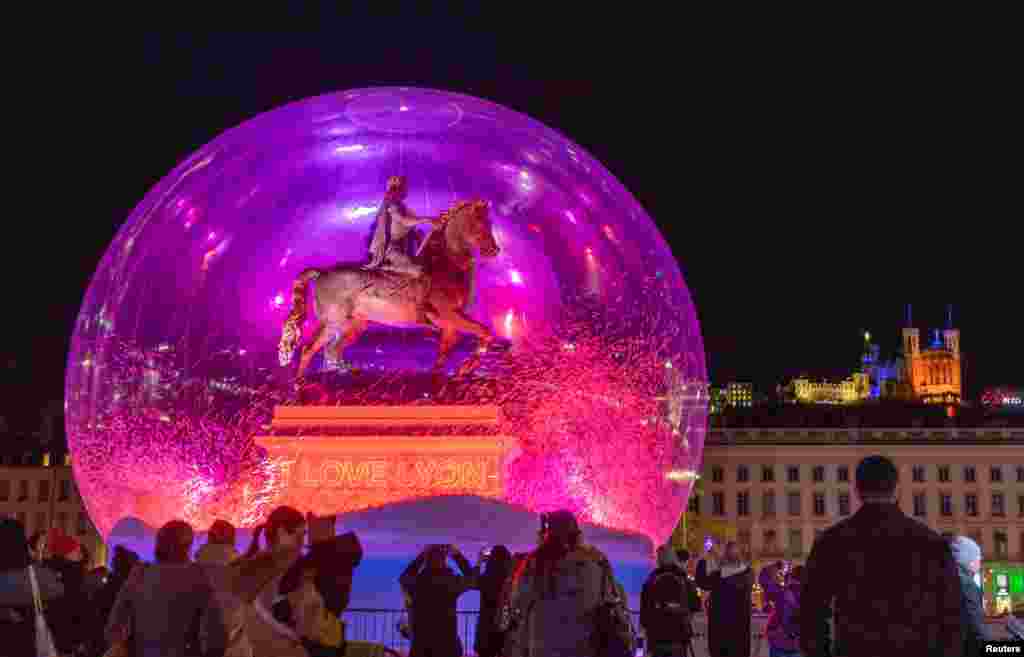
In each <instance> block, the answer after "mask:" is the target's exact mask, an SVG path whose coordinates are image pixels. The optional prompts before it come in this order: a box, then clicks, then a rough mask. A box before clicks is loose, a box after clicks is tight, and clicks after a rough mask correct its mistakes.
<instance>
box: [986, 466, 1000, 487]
mask: <svg viewBox="0 0 1024 657" xmlns="http://www.w3.org/2000/svg"><path fill="white" fill-rule="evenodd" d="M988 476H989V479H990V480H991V481H992V483H993V484H1001V483H1002V482H1003V469H1002V468H1001V467H1000V466H998V465H993V466H992V468H991V469H990V470H989V473H988Z"/></svg>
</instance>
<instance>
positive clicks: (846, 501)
mask: <svg viewBox="0 0 1024 657" xmlns="http://www.w3.org/2000/svg"><path fill="white" fill-rule="evenodd" d="M839 515H841V516H848V515H850V494H849V493H839Z"/></svg>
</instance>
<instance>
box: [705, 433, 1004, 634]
mask: <svg viewBox="0 0 1024 657" xmlns="http://www.w3.org/2000/svg"><path fill="white" fill-rule="evenodd" d="M768 426H771V425H768ZM1022 447H1024V427H1016V428H965V427H948V426H947V427H907V428H890V429H876V428H864V427H823V428H805V427H793V428H766V427H765V426H763V425H762V426H750V427H742V428H723V429H716V428H712V429H710V430H709V431H708V434H707V438H706V442H705V447H704V463H703V466H702V471H701V479H702V481H703V490H702V492H701V494H700V495H699V496H698V497H697V499H696V500H693V499H691V501H690V510H691V511H695V512H697V513H699V514H701V515H709V516H710V517H711V518H712V519H713V520H716V521H720V522H724V523H727V524H729V525H732V526H735V527H736V530H737V532H736V535H737V537H738V539H739V541H740V543H741V544H742V545H743V548H744V549H745V551H749V553H750V554H751V557H752V558H754V559H757V560H760V562H761V563H765V562H769V561H773V560H775V559H783V558H785V559H791V560H793V561H794V562H796V563H802V562H803V561H804V560H805V559H806V558H807V556H808V554H809V553H810V550H811V546H812V545H813V543H814V540H815V538H816V537H817V536H818V535H819V534H820V533H821V532H822V531H824V530H825V529H826V528H828V527H829V526H831V525H833V524H835V523H836V522H838V521H840V520H842V519H844V518H847V517H849V516H850V515H852V514H853V513H856V511H857V509H858V508H859V506H860V501H859V500H858V499H857V495H856V493H855V491H854V480H855V471H856V467H857V463H858V462H859V461H860V460H861V459H862V458H864V457H865V456H868V455H871V454H883V455H885V456H887V457H888V458H890V459H892V461H893V462H894V463H895V464H896V467H897V469H898V472H899V484H898V488H897V496H898V500H899V506H900V508H901V509H902V510H903V511H904V512H905V513H907V514H908V515H910V516H911V517H913V518H915V519H916V520H918V521H919V522H921V523H923V524H925V525H927V526H929V527H930V528H932V529H933V530H935V531H936V532H938V533H940V534H943V535H944V536H947V537H952V536H955V535H966V536H970V537H972V538H973V539H974V540H975V541H976V542H977V543H978V545H980V546H981V548H982V551H983V560H984V563H983V570H984V571H985V576H984V586H983V589H984V593H985V598H986V609H987V610H988V613H990V614H993V613H998V612H999V611H1000V610H1002V609H1005V608H1007V606H1009V605H1010V604H1013V603H1016V604H1020V603H1021V602H1024V567H1022V566H1024V460H1022V459H1021V457H1020V453H1021V448H1022Z"/></svg>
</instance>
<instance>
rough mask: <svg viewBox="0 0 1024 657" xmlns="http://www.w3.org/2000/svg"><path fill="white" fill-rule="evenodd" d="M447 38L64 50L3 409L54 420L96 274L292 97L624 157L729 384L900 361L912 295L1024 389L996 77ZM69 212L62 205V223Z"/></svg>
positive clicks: (421, 31)
mask: <svg viewBox="0 0 1024 657" xmlns="http://www.w3.org/2000/svg"><path fill="white" fill-rule="evenodd" d="M448 24H449V23H448V22H445V25H448ZM443 29H445V28H444V27H443V26H442V24H441V23H438V24H437V25H432V24H427V23H424V22H422V21H417V22H416V24H415V26H412V25H410V26H408V27H402V26H400V25H399V26H394V25H393V26H391V27H390V28H387V29H385V28H384V27H383V26H380V27H366V29H363V30H345V31H344V32H343V33H340V32H334V33H325V34H322V35H302V36H292V37H277V36H275V37H270V36H265V35H263V36H231V37H225V36H217V37H213V36H204V37H192V36H188V37H166V36H159V37H146V36H144V35H135V36H132V37H127V36H121V37H119V38H117V39H112V40H111V41H110V42H106V43H104V42H101V41H102V39H94V40H91V41H89V42H88V43H89V45H88V47H80V46H79V44H72V43H71V42H62V44H61V46H60V48H59V49H58V51H55V55H54V56H55V58H56V60H55V63H52V64H49V65H48V68H47V72H46V73H45V74H44V73H39V74H38V75H35V74H34V73H25V75H26V77H27V78H31V79H30V80H29V81H28V82H27V83H26V85H27V86H25V87H24V91H25V93H24V94H23V99H24V100H25V102H26V104H27V108H22V111H26V109H27V111H28V113H29V114H38V116H35V117H30V119H31V118H35V119H36V120H38V121H44V122H45V128H44V129H42V130H40V134H42V135H43V139H44V140H47V141H48V142H51V141H52V143H47V144H46V145H45V146H41V147H40V148H41V149H42V150H45V151H46V152H47V153H48V155H47V156H46V157H45V158H42V159H39V160H35V161H34V162H36V163H35V164H33V165H32V166H26V168H25V169H24V170H23V171H22V173H23V174H27V176H28V178H29V179H30V180H29V183H30V184H31V185H33V189H35V190H36V191H34V192H33V195H34V202H35V203H36V206H35V207H36V209H35V210H33V211H31V212H29V213H28V214H22V212H24V211H23V210H19V211H18V213H17V215H12V213H11V212H12V211H11V209H10V208H9V209H8V212H7V213H5V214H6V215H7V217H6V220H7V222H9V223H12V222H17V223H18V224H19V227H18V229H17V232H16V233H13V234H14V235H16V236H19V237H17V239H18V244H17V245H11V244H8V249H13V251H9V253H11V254H12V256H11V257H10V258H9V259H8V261H7V263H5V264H7V265H8V266H11V265H13V268H12V270H11V273H10V274H9V275H8V277H9V279H10V277H12V276H19V277H20V278H19V279H16V280H19V281H20V282H19V283H16V284H12V285H10V287H11V288H13V289H12V290H11V295H12V296H11V297H9V298H10V299H11V301H12V302H15V303H17V304H18V306H17V308H18V310H17V312H13V313H11V314H10V315H9V316H16V317H18V318H19V320H18V321H16V322H14V323H13V324H10V325H9V326H8V330H9V331H11V330H13V331H14V333H13V339H9V340H8V341H5V342H4V347H3V349H2V353H0V364H6V365H7V369H6V370H5V372H6V374H5V381H4V383H5V387H6V389H7V390H8V393H7V394H6V395H5V398H4V401H3V404H2V406H0V415H4V416H6V417H8V419H9V420H10V421H11V424H12V425H15V426H18V425H22V426H25V427H26V428H35V427H36V426H38V416H39V415H38V414H39V409H40V408H41V407H42V406H43V405H45V404H46V403H47V402H48V401H49V400H54V399H60V398H61V397H62V395H63V370H64V361H65V358H66V353H67V348H68V343H69V334H70V331H71V326H72V323H73V321H74V318H75V316H76V314H77V312H78V307H79V304H80V303H81V299H82V295H83V294H84V291H85V288H86V286H87V284H88V281H89V277H90V276H91V274H92V272H93V270H94V269H95V267H96V265H97V264H98V262H99V259H100V257H101V256H102V254H103V251H104V249H105V248H106V247H107V245H108V243H109V242H110V240H111V239H112V238H113V236H114V233H115V231H116V230H117V229H118V227H119V226H120V224H121V222H122V221H124V220H125V219H126V218H127V216H128V214H129V213H130V212H131V210H132V208H133V207H134V206H135V204H136V203H138V202H139V201H140V200H141V199H142V197H143V195H144V194H145V193H146V191H147V190H148V189H149V188H150V187H151V186H152V185H154V184H155V183H156V182H157V181H158V180H159V179H160V178H162V177H163V176H164V175H165V174H167V173H168V172H169V171H170V170H171V169H172V168H173V167H174V166H175V165H176V164H177V163H178V162H179V161H181V160H182V159H184V158H185V157H186V156H187V155H188V154H189V153H191V152H192V151H193V150H195V149H197V148H199V147H200V146H201V145H203V144H204V143H206V142H208V141H210V140H211V139H213V138H214V137H215V136H216V135H218V134H219V133H221V132H222V131H224V130H226V129H228V128H231V127H233V126H235V125H237V124H239V123H241V122H243V121H244V120H246V119H248V118H251V117H253V116H255V115H257V114H260V113H262V112H264V111H267V110H270V109H272V108H274V107H277V106H280V105H282V104H284V103H286V102H290V101H293V100H298V99H301V98H305V97H309V96H313V95H318V94H322V93H328V92H332V91H339V90H344V89H350V88H358V87H366V86H374V85H404V86H426V87H434V88H440V89H447V90H452V91H458V92H462V93H468V94H471V95H475V96H480V97H483V98H486V99H488V100H491V101H494V102H497V103H500V104H503V105H505V106H508V107H510V108H512V109H515V110H518V111H520V112H524V113H526V114H528V115H530V116H532V117H533V118H535V119H538V120H540V121H542V122H544V123H546V124H547V125H549V126H551V127H553V128H555V129H557V130H559V131H560V132H562V133H563V134H565V135H566V136H568V137H569V138H570V139H572V140H573V141H575V142H576V143H578V144H580V145H581V146H583V147H584V148H586V149H587V150H589V151H590V152H591V153H592V154H593V155H594V156H595V157H596V158H597V159H598V160H600V161H601V162H602V163H604V165H605V166H606V167H607V168H608V169H609V170H611V172H612V173H613V174H615V175H616V176H618V178H619V179H620V180H621V181H622V182H623V184H624V185H625V186H626V187H627V188H628V189H630V190H631V191H632V192H633V194H634V195H635V196H636V197H637V198H638V199H639V201H640V203H641V204H642V205H643V206H644V207H646V209H647V210H648V212H649V213H650V214H651V215H652V217H653V218H654V219H655V221H656V222H657V223H658V225H659V226H660V228H661V230H662V233H663V234H664V235H665V237H666V239H667V241H668V242H669V244H670V245H671V247H672V250H673V252H674V254H675V255H676V257H677V259H678V261H679V264H680V267H681V269H682V271H683V275H684V277H685V279H686V282H687V284H688V286H689V288H690V290H691V293H692V294H693V297H694V300H695V302H696V304H697V310H698V316H699V318H700V321H701V325H702V332H703V335H704V341H705V348H706V351H707V359H708V365H709V371H710V375H711V378H712V381H713V382H714V383H715V384H722V383H725V382H727V381H731V380H745V381H752V382H753V383H754V384H755V385H756V386H757V387H758V388H761V389H765V390H767V389H771V388H774V386H775V384H776V383H777V382H782V381H784V380H788V378H790V377H792V376H794V375H797V374H800V373H801V372H807V373H809V374H811V375H818V376H844V375H846V374H848V373H849V372H850V370H851V369H852V368H854V367H855V366H856V364H857V360H858V357H859V354H860V350H861V346H862V339H863V338H862V334H863V331H864V330H865V329H867V330H870V331H871V333H872V334H873V336H875V337H876V338H878V339H879V340H880V342H881V345H882V348H883V352H884V353H888V352H891V351H892V350H894V349H895V348H896V347H897V346H898V344H899V335H900V327H901V324H902V321H903V317H904V314H905V305H906V304H907V303H908V302H910V303H913V312H914V320H915V323H916V324H917V325H918V326H919V327H920V328H922V329H925V328H928V327H941V326H942V322H943V320H944V317H945V307H946V304H948V303H953V304H955V317H954V319H955V323H956V326H957V327H958V328H960V329H961V330H962V338H961V343H962V349H963V351H964V352H965V353H966V373H965V376H966V380H967V393H968V395H969V396H971V397H977V395H978V393H979V392H980V390H981V389H982V388H983V387H986V386H989V385H998V384H1015V385H1024V351H1022V347H1021V337H1022V320H1021V312H1020V306H1021V300H1022V291H1021V288H1022V283H1021V281H1022V279H1024V277H1022V276H1021V265H1020V259H1019V255H1018V254H1019V246H1018V245H1019V243H1020V242H1019V235H1020V229H1019V224H1020V221H1021V216H1022V214H1021V210H1020V200H1019V191H1018V190H1019V180H1018V178H1019V176H1013V178H1011V171H1012V170H1014V169H1015V167H1014V166H1011V163H1012V162H1013V161H1015V160H1016V159H1018V158H1019V155H1018V154H1016V153H1012V154H1011V153H1010V152H1009V150H1008V149H1009V141H1008V139H1007V137H1006V135H1007V133H1008V131H1009V126H1010V125H1012V124H1015V123H1016V121H1015V120H1013V121H1012V120H1011V115H1010V112H1011V109H1010V108H1011V107H1012V105H1011V103H1009V102H1008V100H1007V96H1006V94H1008V93H1010V92H1011V89H1010V85H1008V84H1006V82H1007V80H1006V79H1003V80H1002V82H1000V78H999V76H998V75H997V74H996V72H994V71H992V70H991V69H986V70H985V71H979V70H977V69H971V68H970V67H968V66H967V65H966V64H965V65H959V64H951V65H947V64H946V62H939V61H938V60H929V61H924V60H919V59H915V58H913V57H910V56H908V57H907V58H906V60H905V61H903V60H900V61H890V60H886V59H885V58H877V59H871V60H869V59H867V58H863V59H862V58H857V57H844V58H841V61H840V60H838V59H837V60H836V61H831V60H828V61H825V60H824V59H822V58H821V57H816V56H812V54H809V53H804V54H803V55H801V54H799V53H792V52H791V53H788V54H787V55H785V56H783V55H778V56H776V55H775V54H773V52H772V50H771V49H768V50H765V51H760V50H757V49H753V50H751V51H736V50H732V49H727V48H723V49H722V50H717V51H715V52H716V53H717V54H716V55H715V56H701V57H698V58H696V59H693V60H690V59H687V58H685V57H683V56H682V54H681V53H676V57H675V58H672V57H665V56H658V57H641V56H639V54H637V55H636V59H635V61H634V60H630V59H628V58H627V59H620V60H618V71H616V72H615V73H614V74H613V73H607V72H606V71H607V70H608V69H607V67H606V64H605V63H604V62H605V60H606V59H607V58H608V57H609V52H608V48H607V44H603V43H601V42H600V41H599V40H597V39H596V38H595V40H594V42H592V43H587V42H586V41H579V42H576V43H575V53H574V56H573V57H572V58H571V60H558V65H553V62H552V61H550V60H547V59H545V57H542V56H539V55H534V56H532V57H531V56H528V57H524V56H523V49H522V48H521V47H517V43H519V44H521V38H522V36H523V35H520V38H519V41H518V42H517V41H516V39H515V38H513V37H511V36H509V37H508V38H505V37H497V36H495V35H494V34H490V33H482V32H479V31H477V32H475V33H471V32H467V33H464V34H459V35H458V36H457V37H456V36H453V35H452V34H447V35H445V33H444V32H439V30H443ZM446 36H447V38H446ZM382 41H384V42H386V43H387V44H389V47H388V48H385V49H384V54H382V50H381V48H382V46H381V42H382ZM619 45H620V46H621V45H622V44H619ZM722 45H723V46H724V44H722ZM624 50H627V51H629V50H630V49H624ZM726 50H728V53H727V54H726V53H724V52H723V51H726ZM387 53H390V54H387ZM591 54H592V55H593V56H591ZM599 55H600V57H599ZM51 69H52V70H51ZM1011 155H1012V157H1011ZM1017 166H1018V167H1019V165H1017ZM9 184H10V181H9ZM53 203H56V204H58V205H61V206H63V207H62V208H61V209H60V210H58V209H56V207H54V208H53V209H50V210H45V211H42V210H40V209H39V207H40V204H53ZM19 205H20V204H19ZM61 215H63V216H61ZM41 263H42V264H44V266H42V267H40V264H41ZM922 341H923V342H924V341H925V340H924V338H923V339H922Z"/></svg>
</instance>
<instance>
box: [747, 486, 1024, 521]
mask: <svg viewBox="0 0 1024 657" xmlns="http://www.w3.org/2000/svg"><path fill="white" fill-rule="evenodd" d="M1022 499H1024V496H1022ZM763 502H764V515H766V516H774V515H775V493H773V492H771V491H768V492H767V493H765V494H764V500H763ZM1022 508H1024V507H1022Z"/></svg>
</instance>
